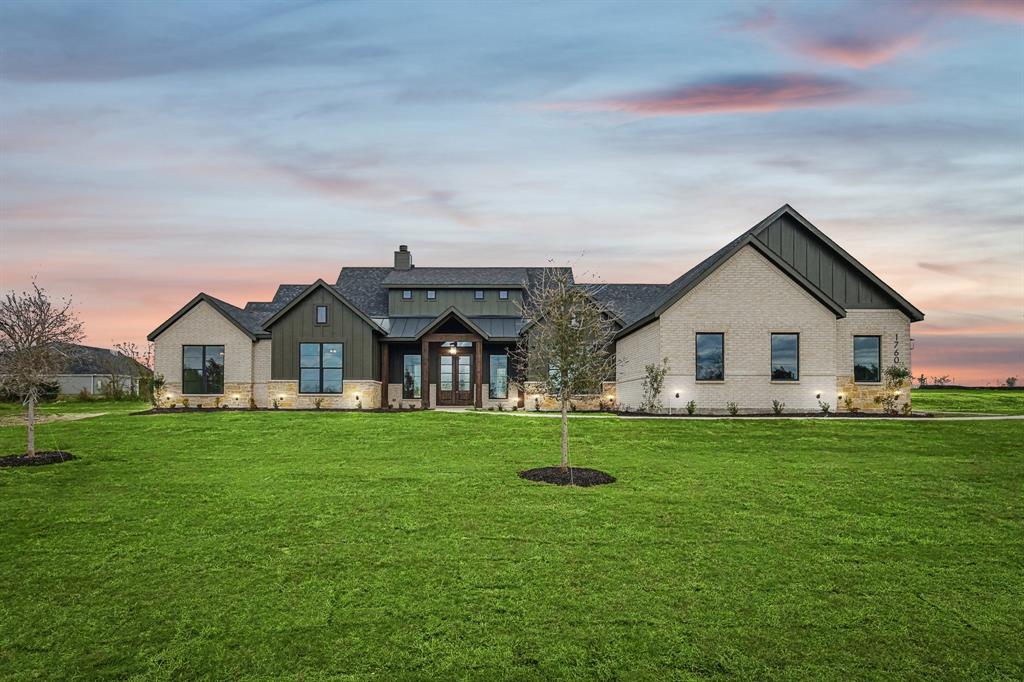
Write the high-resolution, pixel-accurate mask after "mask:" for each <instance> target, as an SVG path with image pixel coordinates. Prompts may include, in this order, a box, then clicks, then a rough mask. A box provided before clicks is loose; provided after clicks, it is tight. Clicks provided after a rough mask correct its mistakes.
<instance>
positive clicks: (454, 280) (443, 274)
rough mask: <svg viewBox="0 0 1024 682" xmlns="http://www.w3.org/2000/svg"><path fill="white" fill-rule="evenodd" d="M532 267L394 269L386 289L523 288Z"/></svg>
mask: <svg viewBox="0 0 1024 682" xmlns="http://www.w3.org/2000/svg"><path fill="white" fill-rule="evenodd" d="M527 270H528V268H415V267H414V268H410V269H408V270H391V271H390V273H389V274H388V275H387V276H386V277H385V278H384V286H386V287H401V286H436V287H473V286H488V287H522V286H525V284H526V280H527Z"/></svg>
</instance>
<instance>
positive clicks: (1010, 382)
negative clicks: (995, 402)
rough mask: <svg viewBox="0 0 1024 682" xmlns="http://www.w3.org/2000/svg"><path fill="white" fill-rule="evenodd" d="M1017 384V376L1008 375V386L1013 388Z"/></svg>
mask: <svg viewBox="0 0 1024 682" xmlns="http://www.w3.org/2000/svg"><path fill="white" fill-rule="evenodd" d="M1016 385H1017V377H1006V387H1007V388H1013V387H1014V386H1016Z"/></svg>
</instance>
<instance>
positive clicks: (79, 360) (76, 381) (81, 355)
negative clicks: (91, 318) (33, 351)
mask: <svg viewBox="0 0 1024 682" xmlns="http://www.w3.org/2000/svg"><path fill="white" fill-rule="evenodd" d="M67 356H68V363H67V367H66V368H65V369H64V371H63V372H62V373H61V374H58V375H57V376H55V377H54V380H55V382H56V383H57V386H58V389H57V392H58V393H60V394H61V395H78V394H79V393H81V392H82V390H83V389H84V390H85V391H86V392H87V393H89V394H90V395H100V394H102V393H104V391H105V389H106V388H107V386H108V384H109V383H110V382H111V381H114V382H116V383H117V385H118V386H119V387H120V388H121V391H123V392H125V393H136V394H137V393H138V392H139V379H140V378H141V377H143V376H146V375H148V374H149V368H148V367H145V366H144V365H142V364H140V363H138V362H136V361H135V360H133V359H131V358H128V357H126V356H124V355H122V354H121V353H118V352H117V351H114V350H111V349H109V348H97V347H95V346H82V345H79V344H68V348H67Z"/></svg>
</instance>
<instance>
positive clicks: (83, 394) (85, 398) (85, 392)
mask: <svg viewBox="0 0 1024 682" xmlns="http://www.w3.org/2000/svg"><path fill="white" fill-rule="evenodd" d="M78 399H79V400H81V401H82V402H83V403H87V402H89V401H90V400H92V393H89V389H87V388H83V389H82V390H81V391H79V392H78Z"/></svg>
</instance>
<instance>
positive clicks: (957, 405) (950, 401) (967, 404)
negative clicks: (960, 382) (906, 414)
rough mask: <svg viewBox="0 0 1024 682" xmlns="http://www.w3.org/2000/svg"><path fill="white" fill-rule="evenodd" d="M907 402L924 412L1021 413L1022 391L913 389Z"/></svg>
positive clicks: (1023, 407) (1022, 411) (1023, 397)
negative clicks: (909, 400) (909, 401)
mask: <svg viewBox="0 0 1024 682" xmlns="http://www.w3.org/2000/svg"><path fill="white" fill-rule="evenodd" d="M911 401H912V402H913V404H914V409H915V410H922V411H925V412H978V413H987V414H1024V391H1011V390H1007V389H998V388H988V389H974V390H964V389H957V388H926V389H923V390H922V389H916V388H915V389H914V391H913V393H912V394H911Z"/></svg>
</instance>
